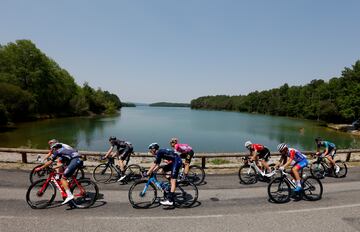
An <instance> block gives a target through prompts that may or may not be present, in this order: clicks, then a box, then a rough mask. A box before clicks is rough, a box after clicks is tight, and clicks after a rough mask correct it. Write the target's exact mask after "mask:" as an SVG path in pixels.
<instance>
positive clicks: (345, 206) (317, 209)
mask: <svg viewBox="0 0 360 232" xmlns="http://www.w3.org/2000/svg"><path fill="white" fill-rule="evenodd" d="M354 207H360V204H352V205H337V206H329V207H319V208H311V209H294V210H284V211H279V212H276V213H302V212H311V211H320V210H329V209H345V208H354Z"/></svg>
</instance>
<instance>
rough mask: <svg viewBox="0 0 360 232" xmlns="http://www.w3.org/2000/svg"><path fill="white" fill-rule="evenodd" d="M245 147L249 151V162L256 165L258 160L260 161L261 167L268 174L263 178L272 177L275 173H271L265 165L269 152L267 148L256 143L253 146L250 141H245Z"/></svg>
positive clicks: (267, 165) (266, 164)
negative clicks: (253, 162)
mask: <svg viewBox="0 0 360 232" xmlns="http://www.w3.org/2000/svg"><path fill="white" fill-rule="evenodd" d="M245 147H246V148H247V149H248V150H249V151H250V156H251V157H250V161H253V160H254V161H255V162H256V165H257V163H258V160H260V162H261V164H262V166H263V167H264V168H266V170H267V171H268V173H267V174H265V176H267V177H271V176H272V175H274V174H275V172H271V169H270V166H269V164H268V163H267V162H268V161H269V158H270V151H269V149H268V148H267V147H265V146H264V145H261V144H256V143H254V144H253V143H252V142H251V141H246V142H245Z"/></svg>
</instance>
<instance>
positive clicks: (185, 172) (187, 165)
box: [184, 150, 194, 176]
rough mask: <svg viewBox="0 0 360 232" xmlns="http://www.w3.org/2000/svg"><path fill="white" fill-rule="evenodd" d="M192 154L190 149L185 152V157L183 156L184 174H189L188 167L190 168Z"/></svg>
mask: <svg viewBox="0 0 360 232" xmlns="http://www.w3.org/2000/svg"><path fill="white" fill-rule="evenodd" d="M193 156H194V151H193V150H191V151H190V152H188V153H187V154H186V157H185V168H184V174H185V176H187V175H188V174H189V169H190V163H191V160H192V158H193Z"/></svg>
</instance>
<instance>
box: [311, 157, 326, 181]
mask: <svg viewBox="0 0 360 232" xmlns="http://www.w3.org/2000/svg"><path fill="white" fill-rule="evenodd" d="M310 173H311V175H312V176H313V177H315V178H318V179H323V178H324V177H325V174H326V172H325V166H324V164H323V163H321V162H317V161H316V162H313V163H312V164H311V165H310Z"/></svg>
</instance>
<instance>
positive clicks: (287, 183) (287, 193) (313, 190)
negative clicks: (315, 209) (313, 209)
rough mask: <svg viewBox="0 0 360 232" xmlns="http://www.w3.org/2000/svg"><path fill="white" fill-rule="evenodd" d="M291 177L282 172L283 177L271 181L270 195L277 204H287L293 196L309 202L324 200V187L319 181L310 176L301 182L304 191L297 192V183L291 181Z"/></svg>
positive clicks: (269, 186)
mask: <svg viewBox="0 0 360 232" xmlns="http://www.w3.org/2000/svg"><path fill="white" fill-rule="evenodd" d="M290 177H291V175H290V174H289V173H286V172H285V171H284V170H281V177H277V178H275V179H273V180H271V181H270V183H269V185H268V195H269V198H270V200H271V201H273V202H275V203H285V202H288V201H289V200H290V197H291V196H293V197H295V198H296V199H298V200H299V199H302V198H303V197H304V198H305V199H306V200H309V201H317V200H320V199H321V198H322V193H323V186H322V183H321V181H320V180H319V179H317V178H315V177H313V176H308V177H305V178H304V179H303V180H302V181H301V187H302V190H301V191H299V192H295V191H294V190H295V188H296V183H295V182H294V181H292V180H290Z"/></svg>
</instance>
